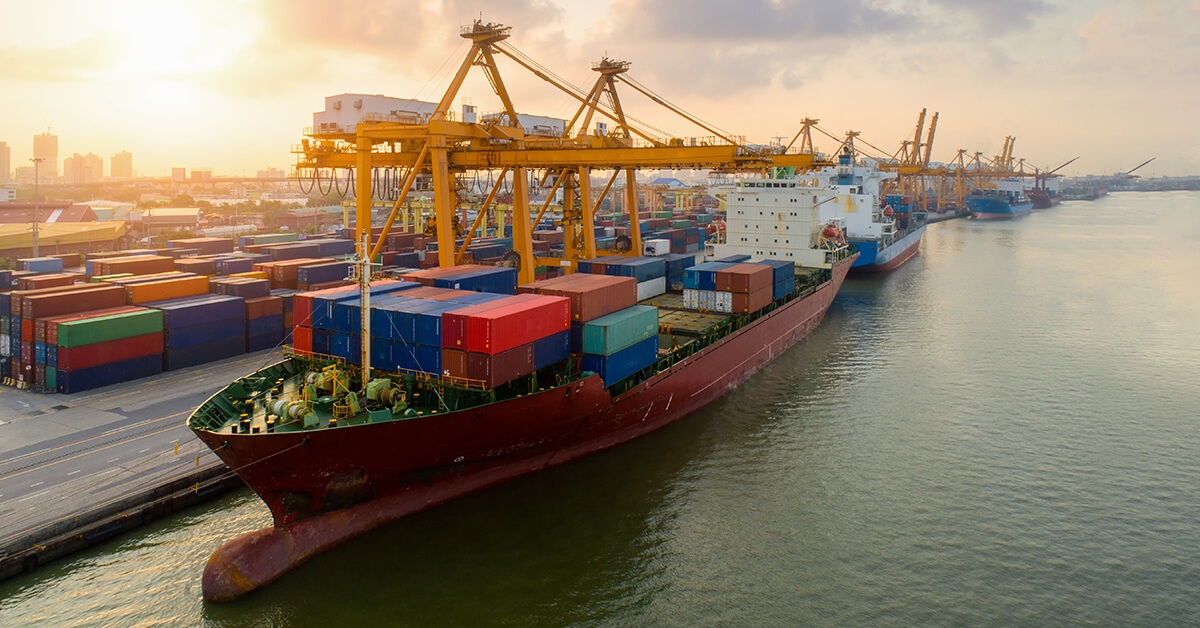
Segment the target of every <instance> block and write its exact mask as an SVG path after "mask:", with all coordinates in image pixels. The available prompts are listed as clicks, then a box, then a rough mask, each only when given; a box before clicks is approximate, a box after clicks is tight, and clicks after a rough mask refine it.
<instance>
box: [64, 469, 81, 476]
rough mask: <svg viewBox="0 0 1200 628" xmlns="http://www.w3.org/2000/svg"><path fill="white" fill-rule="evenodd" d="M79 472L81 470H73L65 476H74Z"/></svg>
mask: <svg viewBox="0 0 1200 628" xmlns="http://www.w3.org/2000/svg"><path fill="white" fill-rule="evenodd" d="M80 471H81V469H75V470H74V471H72V472H70V473H68V474H67V475H75V474H76V473H79V472H80Z"/></svg>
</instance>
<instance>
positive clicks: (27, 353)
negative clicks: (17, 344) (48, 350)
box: [21, 340, 33, 366]
mask: <svg viewBox="0 0 1200 628" xmlns="http://www.w3.org/2000/svg"><path fill="white" fill-rule="evenodd" d="M21 362H22V365H23V366H29V365H30V364H33V343H32V342H29V341H27V340H22V341H21Z"/></svg>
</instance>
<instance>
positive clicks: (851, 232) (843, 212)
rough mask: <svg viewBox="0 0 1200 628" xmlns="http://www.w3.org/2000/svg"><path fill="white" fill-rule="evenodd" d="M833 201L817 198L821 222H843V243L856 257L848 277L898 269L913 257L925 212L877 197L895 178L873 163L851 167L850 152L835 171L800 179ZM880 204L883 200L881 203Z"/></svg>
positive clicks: (897, 197) (825, 170) (895, 196)
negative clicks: (851, 273) (854, 252)
mask: <svg viewBox="0 0 1200 628" xmlns="http://www.w3.org/2000/svg"><path fill="white" fill-rule="evenodd" d="M805 178H806V179H811V180H814V181H815V182H816V184H817V185H818V186H819V187H822V188H824V189H825V190H826V191H827V192H828V193H832V195H833V196H831V197H826V198H821V199H818V200H817V203H818V204H819V205H820V207H821V218H822V219H825V220H835V219H844V220H845V225H846V240H847V242H848V243H849V244H850V247H851V248H852V249H854V250H855V251H857V252H858V254H859V255H858V259H856V260H855V262H854V266H853V267H851V272H882V271H889V270H892V269H895V268H898V267H899V266H901V265H903V264H904V263H905V262H907V261H908V260H909V259H911V258H912V257H913V256H914V255H916V254H917V250H918V249H919V248H920V245H921V238H922V237H923V236H924V235H925V220H926V216H927V215H928V214H927V213H926V212H924V211H916V212H914V211H913V209H912V204H911V203H910V202H908V200H907V199H906V198H905V197H904V196H902V195H898V194H889V195H886V196H881V187H882V184H883V182H884V181H887V180H889V179H894V178H896V175H895V174H894V173H890V172H884V171H882V170H880V169H879V168H878V167H877V166H876V165H875V163H874V162H867V163H866V164H864V165H855V164H854V155H853V152H852V151H851V150H850V148H849V147H846V148H845V149H843V151H842V153H841V154H840V155H838V164H837V166H830V167H826V168H821V169H819V170H816V171H814V172H812V173H810V174H807V175H805ZM880 201H883V202H882V203H881V202H880Z"/></svg>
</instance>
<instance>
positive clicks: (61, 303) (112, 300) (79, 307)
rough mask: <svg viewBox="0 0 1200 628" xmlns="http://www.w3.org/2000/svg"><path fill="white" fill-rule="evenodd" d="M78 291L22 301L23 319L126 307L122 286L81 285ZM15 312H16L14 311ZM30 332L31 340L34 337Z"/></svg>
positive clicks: (45, 295) (40, 295) (42, 295)
mask: <svg viewBox="0 0 1200 628" xmlns="http://www.w3.org/2000/svg"><path fill="white" fill-rule="evenodd" d="M81 285H82V286H86V287H81V288H80V289H78V290H71V291H68V292H58V293H53V294H39V295H34V296H27V297H23V298H22V299H21V310H20V312H21V317H22V318H30V319H33V318H48V317H51V316H61V315H63V314H73V313H75V312H86V311H87V310H99V309H102V308H106V307H120V306H122V305H125V289H124V288H121V287H120V286H109V285H103V286H101V285H90V284H81ZM14 311H15V310H14ZM32 334H33V332H32V330H30V338H32V337H33V335H32Z"/></svg>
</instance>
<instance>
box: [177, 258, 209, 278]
mask: <svg viewBox="0 0 1200 628" xmlns="http://www.w3.org/2000/svg"><path fill="white" fill-rule="evenodd" d="M175 270H178V271H181V272H185V273H194V274H197V275H207V276H210V277H211V276H213V275H216V274H217V260H216V259H214V258H211V257H187V258H184V259H177V260H175Z"/></svg>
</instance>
